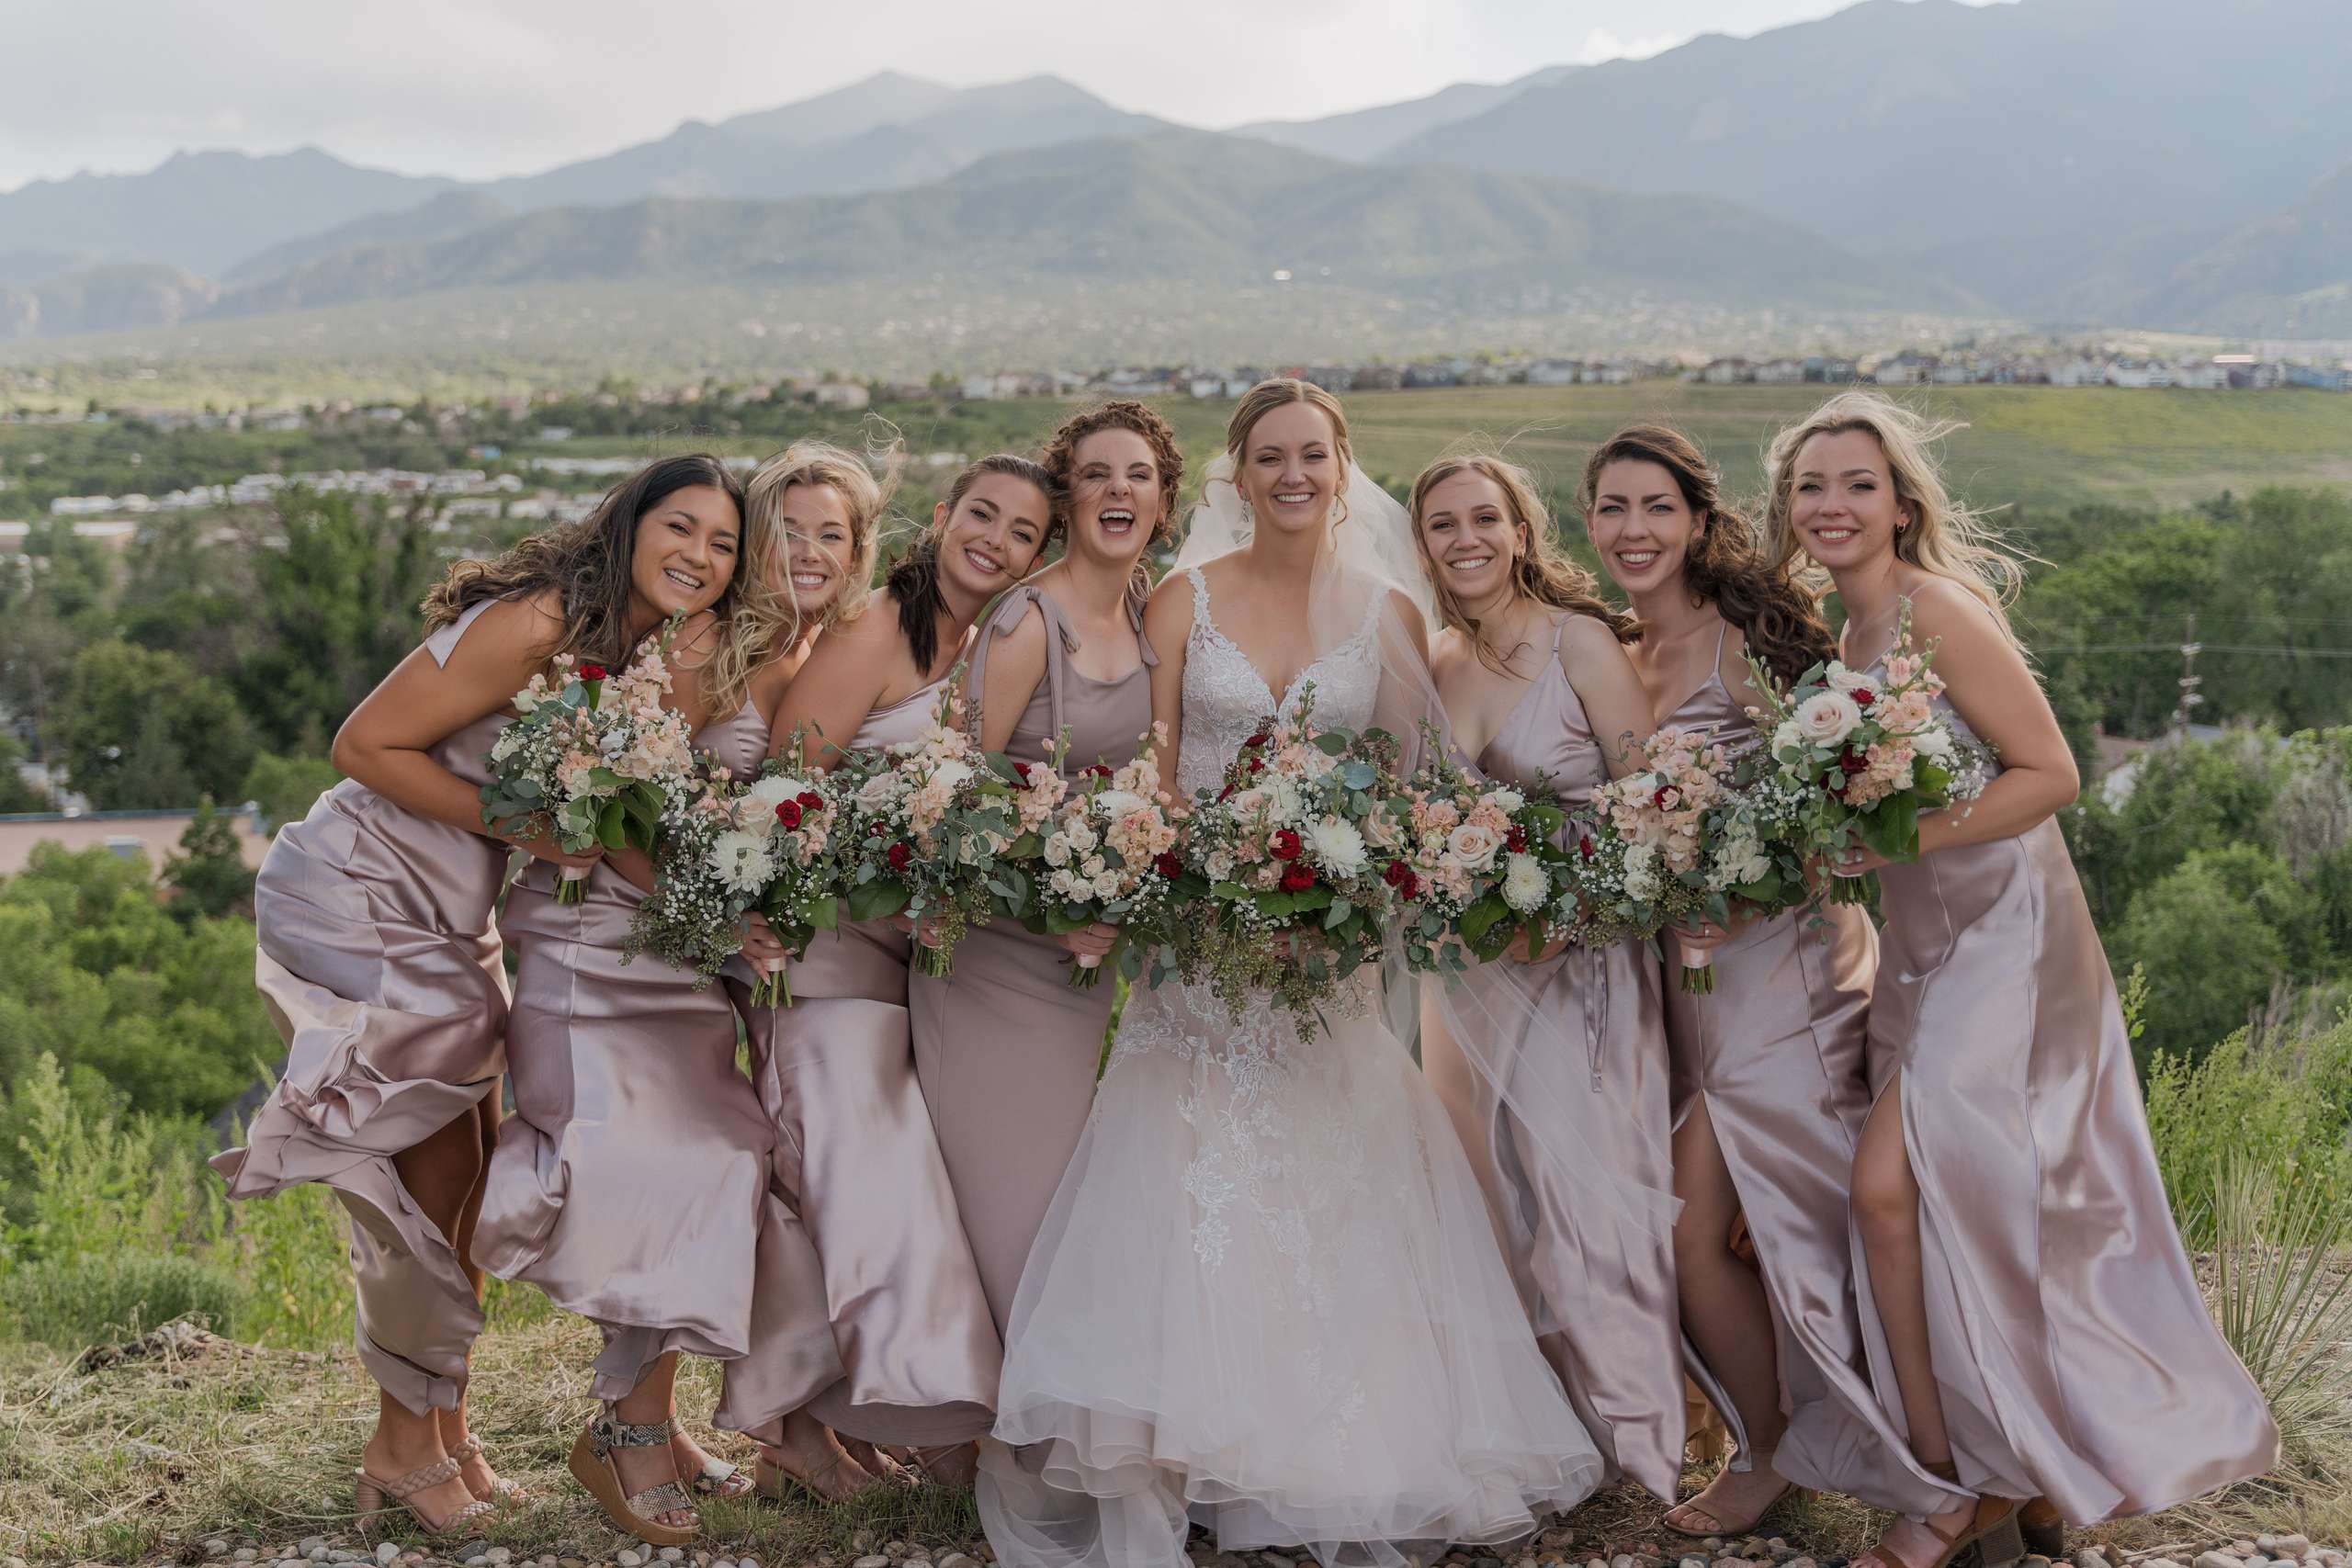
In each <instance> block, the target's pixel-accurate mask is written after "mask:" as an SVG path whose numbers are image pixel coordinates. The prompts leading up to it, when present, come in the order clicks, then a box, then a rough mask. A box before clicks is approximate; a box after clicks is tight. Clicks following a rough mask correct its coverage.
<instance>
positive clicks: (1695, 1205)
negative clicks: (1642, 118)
mask: <svg viewBox="0 0 2352 1568" xmlns="http://www.w3.org/2000/svg"><path fill="white" fill-rule="evenodd" d="M1578 502H1579V504H1580V505H1581V507H1582V509H1583V512H1584V518H1585V526H1586V529H1587V530H1588V532H1589V534H1590V536H1591V538H1592V546H1593V548H1594V550H1595V551H1596V552H1597V553H1598V554H1599V556H1600V564H1601V568H1602V570H1605V571H1607V572H1608V573H1609V575H1610V576H1611V578H1612V579H1613V580H1615V581H1616V583H1617V585H1618V586H1619V587H1620V588H1622V589H1623V590H1624V592H1625V596H1626V599H1627V601H1628V603H1629V604H1631V605H1632V607H1633V611H1634V615H1635V616H1636V617H1637V618H1638V619H1639V620H1640V622H1641V626H1642V640H1641V641H1640V642H1638V643H1635V644H1634V646H1633V648H1632V649H1631V650H1630V652H1631V654H1632V658H1633V661H1634V671H1635V673H1637V674H1638V675H1639V676H1640V677H1641V680H1642V685H1643V687H1644V689H1645V690H1646V691H1647V692H1648V693H1649V695H1650V704H1651V708H1652V711H1653V712H1655V713H1656V714H1657V724H1658V728H1660V729H1679V730H1682V731H1685V732H1686V733H1695V734H1699V735H1703V736H1705V737H1707V738H1708V739H1711V740H1713V741H1714V742H1715V743H1717V744H1719V745H1721V746H1723V747H1724V748H1725V749H1726V750H1728V751H1729V752H1731V753H1732V754H1733V755H1735V756H1737V755H1739V754H1741V753H1743V752H1747V751H1749V750H1753V749H1754V747H1755V746H1756V744H1757V737H1756V732H1755V728H1754V726H1753V724H1752V722H1751V721H1750V720H1749V718H1748V716H1747V710H1748V708H1749V707H1750V705H1753V704H1755V703H1756V702H1757V701H1758V700H1759V696H1760V694H1758V691H1757V690H1756V688H1755V686H1754V685H1753V684H1752V683H1751V681H1750V677H1749V674H1748V670H1747V656H1748V655H1753V656H1754V657H1755V658H1756V660H1758V662H1759V663H1761V664H1762V665H1763V666H1764V667H1765V668H1766V669H1767V670H1768V671H1770V673H1771V675H1772V676H1773V678H1775V679H1776V680H1778V681H1779V682H1781V683H1782V684H1783V685H1788V684H1793V683H1794V682H1796V681H1797V680H1798V679H1799V678H1800V677H1802V676H1803V675H1804V672H1805V671H1807V670H1809V669H1811V668H1812V667H1813V666H1815V665H1816V664H1821V663H1826V661H1827V660H1830V659H1831V658H1833V657H1835V655H1836V653H1837V643H1836V641H1835V639H1834V638H1833V637H1831V636H1830V632H1829V628H1828V626H1827V625H1826V623H1824V621H1823V620H1822V618H1821V612H1820V609H1819V607H1818V606H1817V605H1816V604H1815V602H1814V600H1813V597H1812V595H1810V594H1809V593H1807V592H1804V590H1802V589H1800V588H1798V587H1797V586H1796V585H1795V584H1794V583H1792V582H1791V581H1789V580H1788V578H1787V577H1786V576H1785V575H1784V574H1783V573H1782V572H1781V571H1779V570H1775V569H1773V568H1771V567H1769V566H1767V565H1766V564H1765V561H1764V558H1763V556H1762V552H1761V549H1760V547H1759V544H1758V537H1757V535H1756V532H1755V530H1754V529H1753V528H1752V527H1751V526H1750V525H1749V524H1748V522H1747V519H1746V518H1744V517H1742V516H1740V515H1739V513H1736V512H1735V511H1733V510H1732V509H1731V508H1730V507H1728V506H1727V505H1725V504H1724V501H1723V498H1722V496H1721V494H1720V492H1719V490H1718V484H1717V479H1716V476H1715V473H1714V470H1713V468H1712V467H1711V466H1710V465H1709V464H1708V462H1707V459H1706V456H1705V454H1703V453H1702V452H1701V451H1700V450H1699V448H1698V447H1697V446H1695V445H1693V444H1692V443H1691V440H1690V439H1689V437H1687V436H1685V435H1683V434H1681V433H1680V432H1679V431H1677V430H1674V429H1671V428H1669V427H1668V426H1665V425H1634V426H1632V427H1630V428H1628V429H1625V430H1622V431H1619V432H1618V433H1617V434H1615V435H1612V436H1611V437H1610V438H1609V439H1608V440H1607V441H1604V442H1603V443H1601V445H1600V448H1599V449H1598V450H1596V451H1595V452H1594V453H1593V454H1592V457H1591V458H1590V459H1589V461H1588V462H1587V463H1586V464H1585V470H1584V480H1583V484H1582V486H1581V488H1580V492H1579V495H1578ZM1693 934H1694V935H1695V936H1698V937H1701V938H1703V939H1706V940H1708V941H1711V942H1713V943H1714V945H1713V950H1712V951H1713V963H1714V966H1715V971H1716V982H1715V984H1716V989H1715V990H1714V991H1713V993H1710V994H1706V995H1691V994H1689V993H1687V992H1684V991H1682V990H1680V989H1679V987H1677V988H1673V989H1669V990H1668V993H1667V1010H1666V1024H1667V1043H1668V1048H1669V1050H1670V1052H1671V1053H1672V1058H1673V1069H1674V1190H1675V1195H1676V1196H1677V1197H1679V1198H1680V1199H1681V1200H1682V1213H1681V1215H1680V1217H1679V1219H1678V1220H1677V1222H1676V1224H1675V1230H1674V1252H1675V1285H1676V1293H1677V1296H1678V1298H1679V1301H1680V1303H1681V1309H1682V1325H1683V1332H1684V1335H1685V1337H1686V1338H1687V1340H1688V1342H1689V1345H1690V1347H1691V1352H1692V1359H1693V1360H1694V1362H1695V1363H1696V1366H1697V1375H1698V1376H1699V1378H1700V1381H1701V1382H1702V1384H1703V1385H1704V1386H1705V1387H1706V1389H1707V1392H1708V1393H1709V1396H1710V1397H1711V1399H1712V1400H1713V1403H1714V1404H1716V1406H1717V1408H1718V1409H1719V1410H1720V1411H1721V1413H1722V1415H1723V1416H1724V1419H1725V1421H1726V1423H1727V1424H1728V1425H1729V1426H1730V1427H1731V1428H1732V1430H1733V1433H1734V1434H1735V1437H1736V1440H1737V1444H1738V1448H1737V1451H1736V1453H1735V1455H1734V1456H1733V1458H1732V1460H1731V1461H1730V1462H1729V1463H1727V1464H1726V1465H1724V1468H1723V1470H1722V1471H1721V1472H1719V1473H1718V1474H1717V1475H1716V1476H1715V1478H1714V1479H1713V1481H1712V1482H1711V1483H1709V1484H1708V1486H1707V1487H1706V1489H1705V1490H1704V1491H1702V1492H1701V1493H1700V1494H1699V1495H1697V1496H1695V1497H1693V1498H1691V1500H1690V1501H1689V1502H1687V1503H1683V1504H1680V1505H1679V1506H1676V1507H1675V1508H1672V1509H1670V1510H1668V1513H1667V1516H1666V1525H1667V1528H1668V1529H1674V1530H1679V1531H1680V1532H1681V1533H1683V1534H1686V1535H1693V1536H1709V1535H1740V1534H1744V1533H1746V1532H1747V1531H1748V1530H1750V1529H1754V1528H1755V1526H1756V1523H1757V1521H1758V1519H1760V1518H1761V1517H1763V1515H1764V1513H1765V1512H1766V1511H1767V1510H1768V1509H1769V1508H1770V1506H1772V1504H1773V1503H1774V1502H1776V1501H1777V1500H1778V1499H1779V1498H1780V1496H1781V1494H1782V1493H1783V1492H1785V1491H1787V1490H1788V1487H1789V1484H1790V1483H1791V1482H1795V1483H1800V1484H1803V1485H1806V1486H1813V1487H1823V1488H1828V1489H1833V1490H1837V1491H1841V1492H1855V1491H1874V1490H1878V1489H1880V1488H1879V1484H1878V1483H1877V1478H1881V1477H1883V1476H1884V1475H1885V1474H1886V1473H1887V1472H1890V1471H1895V1470H1900V1469H1901V1468H1902V1466H1903V1461H1902V1460H1901V1458H1900V1457H1898V1456H1899V1455H1900V1454H1901V1452H1902V1449H1903V1442H1902V1438H1901V1437H1900V1436H1899V1435H1898V1434H1897V1433H1896V1432H1895V1431H1894V1428H1892V1427H1890V1426H1889V1425H1888V1424H1887V1422H1886V1420H1885V1418H1884V1416H1883V1413H1882V1412H1881V1411H1880V1409H1879V1407H1878V1405H1877V1403H1876V1401H1875V1400H1873V1399H1872V1398H1871V1392H1870V1384H1869V1382H1868V1380H1867V1376H1866V1373H1865V1371H1864V1369H1863V1365H1862V1353H1861V1329H1860V1321H1859V1319H1858V1318H1857V1316H1856V1313H1855V1305H1854V1290H1853V1271H1852V1264H1851V1257H1850V1252H1849V1247H1848V1234H1849V1206H1848V1202H1847V1194H1846V1190H1847V1185H1848V1182H1849V1179H1850V1176H1851V1171H1852V1168H1853V1160H1854V1140H1855V1137H1856V1135H1857V1134H1859V1133H1860V1131H1861V1125H1862V1117H1863V1114H1864V1113H1865V1112H1866V1111H1868V1110H1869V1109H1870V1087H1869V1080H1868V1077H1867V1075H1866V1074H1865V1073H1864V1071H1863V1065H1862V1055H1863V1042H1864V1035H1865V1032H1866V1030H1867V1027H1868V1020H1869V1010H1870V999H1871V980H1872V978H1873V977H1874V976H1875V975H1876V973H1877V969H1878V937H1877V933H1876V931H1874V930H1873V929H1872V927H1871V922H1870V918H1869V916H1868V915H1866V914H1865V913H1864V912H1863V911H1862V910H1861V909H1860V908H1855V907H1852V906H1850V905H1836V904H1831V905H1824V906H1822V907H1820V908H1814V909H1805V910H1791V911H1789V912H1786V913H1783V914H1781V915H1777V916H1773V917H1771V918H1769V919H1754V918H1743V919H1736V920H1735V921H1734V922H1733V925H1732V929H1731V930H1729V931H1718V930H1713V929H1708V930H1703V931H1699V932H1695V933H1693ZM1743 1227H1744V1228H1745V1231H1746V1233H1747V1237H1748V1239H1749V1241H1750V1242H1751V1243H1752V1244H1753V1258H1752V1260H1751V1258H1747V1257H1742V1256H1741V1255H1740V1254H1739V1253H1738V1252H1737V1251H1736V1250H1735V1245H1736V1244H1735V1241H1734V1235H1735V1232H1736V1231H1737V1230H1739V1229H1741V1228H1743ZM1791 1410H1793V1411H1794V1412H1795V1413H1796V1416H1797V1426H1796V1428H1795V1429H1794V1430H1792V1431H1790V1432H1788V1434H1787V1436H1786V1437H1785V1438H1784V1437H1783V1429H1784V1427H1786V1426H1787V1423H1788V1416H1787V1414H1786V1413H1787V1412H1789V1411H1791Z"/></svg>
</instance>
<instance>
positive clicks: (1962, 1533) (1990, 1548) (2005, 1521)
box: [1854, 1460, 2025, 1568]
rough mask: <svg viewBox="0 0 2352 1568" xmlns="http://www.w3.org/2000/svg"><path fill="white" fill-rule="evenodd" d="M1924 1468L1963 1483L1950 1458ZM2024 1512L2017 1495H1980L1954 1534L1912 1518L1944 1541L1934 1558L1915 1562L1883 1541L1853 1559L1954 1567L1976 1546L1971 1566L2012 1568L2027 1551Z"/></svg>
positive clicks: (1886, 1566)
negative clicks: (2022, 1523) (2022, 1526)
mask: <svg viewBox="0 0 2352 1568" xmlns="http://www.w3.org/2000/svg"><path fill="white" fill-rule="evenodd" d="M1921 1468H1922V1469H1924V1470H1926V1471H1927V1472H1928V1474H1929V1475H1932V1476H1934V1477H1935V1478H1936V1479H1937V1480H1939V1481H1941V1482H1944V1483H1948V1484H1951V1485H1953V1486H1957V1485H1959V1484H1960V1472H1959V1471H1958V1469H1957V1468H1956V1467H1955V1466H1954V1465H1953V1464H1952V1463H1951V1461H1949V1460H1947V1461H1944V1462H1942V1463H1940V1464H1930V1465H1923V1466H1922V1467H1921ZM1988 1508H1989V1509H1991V1510H1992V1513H1991V1514H1990V1515H1989V1516H1988V1515H1987V1514H1986V1512H1985V1510H1986V1509H1988ZM2024 1512H2025V1507H2024V1505H2023V1504H2021V1503H2020V1502H2018V1499H2017V1498H2015V1497H1985V1496H1979V1497H1978V1498H1977V1499H1976V1508H1975V1512H1974V1513H1973V1515H1971V1516H1970V1518H1969V1521H1968V1523H1966V1524H1964V1525H1962V1527H1961V1528H1960V1529H1959V1530H1958V1531H1956V1532H1955V1533H1953V1534H1951V1535H1946V1534H1945V1533H1944V1532H1943V1531H1941V1530H1939V1529H1937V1528H1936V1527H1935V1526H1934V1525H1932V1524H1929V1523H1928V1521H1926V1520H1925V1519H1915V1520H1913V1521H1912V1522H1913V1523H1915V1524H1917V1525H1919V1526H1921V1527H1922V1528H1923V1529H1926V1530H1927V1532H1928V1534H1929V1535H1931V1536H1934V1537H1935V1538H1936V1539H1937V1540H1940V1541H1942V1542H1943V1543H1944V1549H1943V1551H1942V1553H1941V1554H1940V1555H1939V1556H1938V1557H1937V1558H1936V1560H1935V1561H1934V1562H1912V1561H1911V1560H1910V1559H1909V1558H1907V1557H1905V1556H1904V1555H1903V1554H1902V1553H1901V1552H1899V1551H1892V1550H1890V1549H1889V1548H1888V1547H1887V1546H1886V1544H1885V1543H1884V1542H1883V1541H1882V1542H1881V1543H1879V1544H1878V1545H1876V1546H1873V1547H1871V1549H1870V1550H1869V1551H1866V1552H1864V1553H1863V1554H1862V1556H1861V1557H1858V1558H1856V1559H1854V1561H1855V1562H1858V1563H1859V1562H1862V1561H1863V1560H1864V1559H1865V1558H1871V1557H1875V1558H1876V1559H1878V1561H1879V1562H1881V1563H1882V1564H1883V1568H1951V1565H1952V1564H1953V1563H1954V1562H1958V1561H1960V1560H1961V1559H1962V1557H1963V1556H1965V1555H1966V1554H1967V1552H1968V1551H1969V1549H1970V1548H1971V1547H1973V1548H1975V1549H1976V1555H1975V1558H1974V1560H1973V1562H1971V1564H1970V1568H2009V1564H2010V1563H2012V1562H2017V1561H2018V1559H2019V1558H2021V1557H2023V1556H2024V1555H2025V1536H2024V1532H2023V1531H2022V1530H2020V1529H2018V1516H2019V1515H2021V1514H2023V1513H2024Z"/></svg>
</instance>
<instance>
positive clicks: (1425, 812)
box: [1388, 734, 1570, 978]
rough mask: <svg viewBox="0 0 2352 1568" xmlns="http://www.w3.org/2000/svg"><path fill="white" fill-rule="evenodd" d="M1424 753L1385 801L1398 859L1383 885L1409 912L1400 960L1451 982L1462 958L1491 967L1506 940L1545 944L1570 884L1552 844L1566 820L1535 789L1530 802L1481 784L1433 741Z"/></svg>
mask: <svg viewBox="0 0 2352 1568" xmlns="http://www.w3.org/2000/svg"><path fill="white" fill-rule="evenodd" d="M1424 750H1425V751H1426V754H1427V755H1429V756H1430V758H1431V759H1433V760H1432V761H1429V762H1427V763H1425V764H1424V765H1423V766H1422V767H1421V769H1420V771H1419V772H1418V773H1415V774H1414V775H1413V776H1412V777H1411V778H1410V779H1408V781H1406V783H1405V784H1404V787H1403V788H1402V789H1400V790H1399V791H1398V792H1397V795H1396V797H1395V798H1394V799H1393V800H1392V801H1391V803H1390V807H1389V812H1390V816H1391V818H1392V819H1393V828H1392V832H1393V835H1394V837H1395V839H1396V840H1397V844H1398V846H1399V853H1400V858H1399V859H1398V860H1397V861H1395V862H1392V863H1391V865H1390V869H1389V873H1388V878H1389V881H1390V884H1391V886H1394V887H1395V888H1396V891H1397V897H1398V899H1399V900H1400V901H1401V903H1402V904H1404V905H1406V906H1408V908H1404V909H1402V910H1400V912H1399V917H1398V921H1397V923H1398V926H1399V928H1400V930H1401V931H1402V932H1403V934H1404V938H1405V958H1406V962H1407V963H1408V964H1409V965H1411V967H1412V968H1414V969H1415V970H1417V971H1420V972H1422V973H1429V974H1440V975H1444V976H1448V977H1449V978H1451V977H1452V976H1457V975H1459V974H1460V973H1461V972H1462V971H1463V970H1464V969H1465V968H1466V967H1468V965H1467V964H1466V963H1465V962H1464V956H1463V955H1464V953H1465V952H1466V953H1468V954H1469V955H1470V956H1471V957H1474V958H1476V959H1477V960H1478V961H1479V962H1480V963H1491V962H1492V961H1493V960H1495V959H1497V958H1498V957H1500V956H1501V955H1502V954H1503V953H1507V952H1509V951H1510V948H1511V946H1512V945H1513V944H1514V943H1517V942H1525V943H1526V944H1527V946H1528V949H1529V951H1530V952H1533V951H1534V950H1536V949H1538V948H1541V947H1542V946H1543V945H1544V941H1545V939H1546V936H1547V934H1548V932H1549V931H1550V929H1551V920H1552V915H1553V911H1554V910H1555V908H1556V907H1557V905H1558V901H1559V898H1560V897H1561V895H1562V894H1563V893H1565V892H1566V891H1568V889H1569V886H1570V872H1569V867H1568V852H1567V851H1566V848H1564V847H1563V846H1562V844H1561V843H1560V841H1559V840H1560V830H1561V829H1562V828H1563V827H1564V826H1566V822H1567V814H1566V812H1564V811H1562V810H1561V809H1560V808H1559V807H1557V806H1555V805H1554V804H1553V803H1552V802H1551V800H1550V799H1549V798H1548V797H1546V796H1545V795H1544V791H1543V790H1541V789H1540V788H1539V789H1538V791H1537V792H1536V797H1535V798H1532V799H1531V798H1530V797H1529V796H1528V795H1525V794H1523V793H1522V792H1521V791H1519V790H1516V789H1512V788H1510V787H1508V786H1506V785H1501V784H1489V783H1487V782H1485V781H1483V780H1481V779H1479V778H1478V777H1476V775H1475V774H1473V773H1470V772H1469V771H1468V770H1467V769H1465V768H1464V767H1462V766H1461V765H1460V764H1459V763H1457V762H1455V761H1453V759H1452V758H1451V757H1449V756H1447V755H1446V754H1445V750H1444V748H1443V747H1442V745H1440V744H1439V743H1438V741H1437V738H1436V736H1435V735H1434V734H1432V735H1430V738H1429V744H1428V745H1427V746H1426V747H1425V749H1424ZM1539 782H1540V781H1539Z"/></svg>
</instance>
